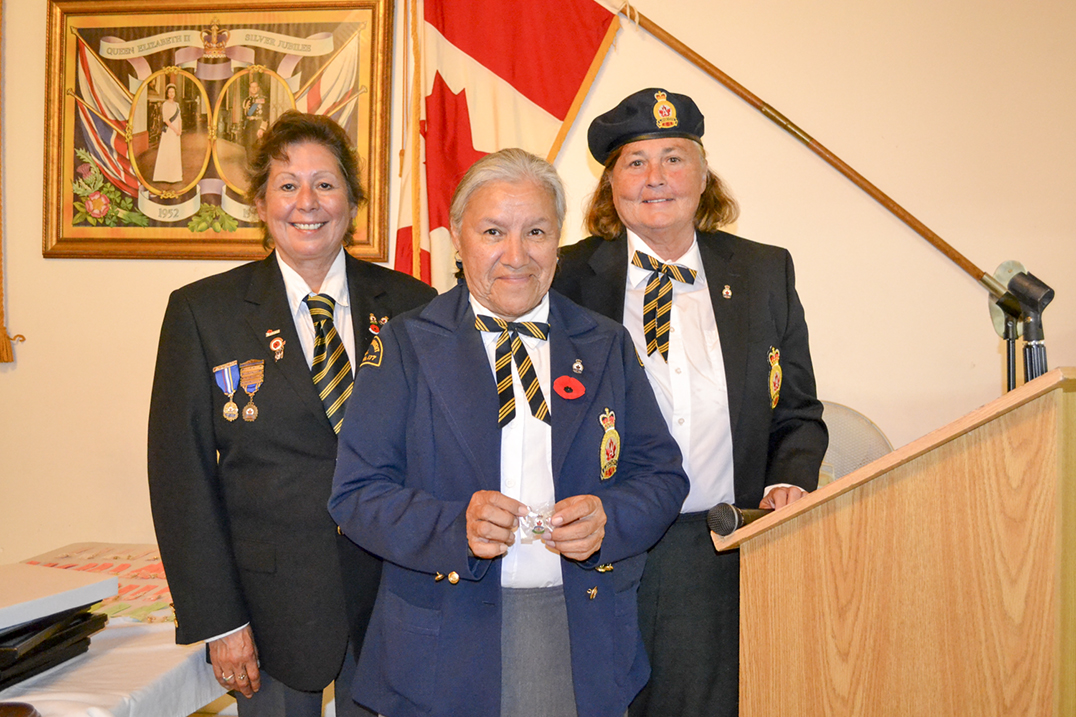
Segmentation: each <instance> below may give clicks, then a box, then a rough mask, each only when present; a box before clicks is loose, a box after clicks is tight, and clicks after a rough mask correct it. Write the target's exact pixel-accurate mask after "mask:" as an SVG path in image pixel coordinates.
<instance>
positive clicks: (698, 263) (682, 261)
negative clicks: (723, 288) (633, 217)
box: [626, 229, 706, 289]
mask: <svg viewBox="0 0 1076 717" xmlns="http://www.w3.org/2000/svg"><path fill="white" fill-rule="evenodd" d="M626 231H627V233H628V276H627V283H628V286H629V287H632V288H636V289H638V288H641V287H643V286H644V285H645V284H646V282H647V281H649V280H650V275H651V274H653V273H654V272H652V271H650V270H649V269H643V268H640V267H638V266H635V265H634V264H632V263H631V258H632V257H633V256H635V252H637V251H641V252H643V253H644V254H649V255H650V256H652V257H654V258H655V259H657V260H658V261H662V259H661V257H659V256H658V255H657V254H656V253H655V252H654V250H653V249H651V248H650V247H649V246H647V245H646V242H645V241H643V239H642V237H640V236H639V235H638V234H636V233H635V232H633V231H632V230H631V229H627V230H626ZM665 263H672V264H676V265H677V266H682V267H684V268H686V269H692V270H694V271H695V284H694V286H696V287H699V286H705V285H706V273H705V272H704V271H703V270H702V255H701V254H699V236H698V234H697V233H696V234H695V236H694V237H693V238H692V240H691V246H690V247H688V250H687V251H686V252H684V255H683V256H681V257H680V258H679V259H677V260H676V261H674V262H665ZM682 288H684V289H686V288H687V287H686V286H685V287H682Z"/></svg>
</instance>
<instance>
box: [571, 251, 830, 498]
mask: <svg viewBox="0 0 1076 717" xmlns="http://www.w3.org/2000/svg"><path fill="white" fill-rule="evenodd" d="M698 243H699V253H700V255H701V256H702V264H703V268H704V269H705V271H706V281H707V285H708V287H709V290H710V301H711V303H712V304H713V307H714V318H715V319H716V320H717V327H718V333H719V334H720V337H721V353H722V356H723V357H724V360H725V380H726V383H727V385H728V392H729V414H730V415H729V419H730V421H731V425H732V451H733V467H734V468H733V469H734V473H735V483H736V503H737V504H738V505H740V506H741V507H744V508H757V507H758V504H759V501H761V500H762V494H763V490H764V489H765V487H766V486H767V485H772V484H774V483H790V484H792V485H797V486H800V487H801V488H803V489H804V490H814V489H815V488H816V487H817V486H818V469H819V467H820V466H821V464H822V457H823V456H824V455H825V452H826V446H827V444H828V442H829V437H828V433H827V431H826V426H825V424H824V423H823V422H822V404H821V403H820V402H819V401H818V398H817V397H816V392H815V381H814V371H813V369H812V368H811V353H810V349H809V347H808V342H807V323H806V321H805V320H804V316H803V306H802V305H801V304H800V300H799V297H798V296H797V294H796V286H795V273H794V270H793V267H792V256H791V255H790V254H789V253H788V251H787V250H785V249H782V248H780V247H774V246H768V245H765V244H759V243H756V242H753V241H748V240H747V239H741V238H740V237H737V236H733V235H732V234H728V233H726V232H715V233H712V234H710V233H705V232H698ZM627 270H628V240H627V236H626V235H621V236H620V237H618V238H616V239H614V240H613V241H605V240H602V239H601V238H599V237H593V236H592V237H588V238H587V239H584V240H583V241H581V242H579V243H578V244H574V245H571V246H566V247H562V248H561V259H560V268H559V269H558V272H557V275H556V277H555V278H554V280H553V288H554V289H556V290H557V291H559V292H560V293H562V294H564V295H565V296H567V297H568V298H570V299H572V300H573V301H575V302H576V303H579V304H582V305H583V306H585V307H587V308H589V309H593V310H594V311H597V312H598V313H600V314H604V315H605V316H608V317H609V318H612V319H615V320H617V321H621V322H622V321H623V320H624V282H625V276H626V274H627ZM726 285H728V287H729V289H730V291H731V297H730V298H728V299H726V298H724V297H723V296H722V292H723V291H724V288H725V286H726ZM771 347H772V348H776V349H778V350H779V351H780V354H781V358H780V365H781V369H782V373H783V381H782V384H781V390H780V397H779V401H778V403H777V406H776V407H775V408H772V409H771V408H770V391H769V375H770V362H769V358H768V357H769V352H770V349H771Z"/></svg>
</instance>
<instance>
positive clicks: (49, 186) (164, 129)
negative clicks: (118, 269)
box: [42, 0, 393, 261]
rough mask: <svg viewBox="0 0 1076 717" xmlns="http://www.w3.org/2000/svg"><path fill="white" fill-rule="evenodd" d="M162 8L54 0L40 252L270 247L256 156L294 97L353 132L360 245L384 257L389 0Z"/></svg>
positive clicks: (172, 252) (212, 255)
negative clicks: (256, 207) (251, 191)
mask: <svg viewBox="0 0 1076 717" xmlns="http://www.w3.org/2000/svg"><path fill="white" fill-rule="evenodd" d="M162 7H167V8H168V9H167V10H162V9H154V7H153V6H152V5H150V4H147V3H145V2H144V0H49V12H48V53H47V58H48V66H47V77H48V85H47V89H46V106H45V123H46V124H45V190H44V191H45V196H44V206H45V210H44V211H45V217H44V237H43V239H42V253H43V254H44V256H46V257H74V258H107V259H254V258H260V257H262V256H264V255H265V250H264V249H263V248H262V229H261V227H260V226H258V225H257V215H256V213H254V211H253V207H251V206H249V205H248V204H247V203H246V201H245V199H244V196H243V195H244V194H245V191H246V182H247V179H246V171H245V166H246V159H247V157H248V155H249V151H250V147H251V146H252V144H253V143H254V142H256V141H257V137H258V136H260V132H262V131H264V128H265V127H267V126H268V125H269V123H270V122H272V120H273V119H275V117H276V116H277V115H279V114H280V113H281V112H283V111H285V110H287V109H290V108H293V107H295V108H298V109H300V110H302V111H309V112H315V113H317V114H328V115H330V116H332V117H333V118H334V119H337V120H338V121H339V122H340V123H341V125H342V126H343V127H344V128H345V129H346V130H347V132H348V135H349V136H350V137H351V138H352V141H353V142H354V146H355V147H356V148H357V151H358V154H359V156H360V159H361V162H362V167H363V177H362V184H363V186H364V187H365V188H366V189H367V193H368V197H369V201H368V203H367V205H366V206H365V207H363V208H361V209H360V210H359V215H358V217H357V218H356V225H355V243H354V244H353V245H352V246H351V247H350V248H349V251H350V252H351V253H352V254H353V255H355V256H357V257H359V258H363V259H369V260H371V261H385V260H386V259H387V258H388V195H389V179H388V167H389V150H388V145H389V119H390V106H391V105H390V91H391V72H392V17H393V16H392V12H393V8H392V0H218V1H217V2H206V0H170V1H169V2H168V3H165V4H163V5H162ZM207 7H208V8H209V9H206V8H207Z"/></svg>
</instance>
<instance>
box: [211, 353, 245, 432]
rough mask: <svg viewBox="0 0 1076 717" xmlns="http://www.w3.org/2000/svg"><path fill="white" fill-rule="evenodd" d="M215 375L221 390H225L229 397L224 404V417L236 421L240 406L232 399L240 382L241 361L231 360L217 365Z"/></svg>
mask: <svg viewBox="0 0 1076 717" xmlns="http://www.w3.org/2000/svg"><path fill="white" fill-rule="evenodd" d="M213 376H214V377H215V378H216V379H217V385H218V386H220V390H221V391H224V395H225V396H227V397H228V402H227V403H225V404H224V419H225V420H227V421H234V420H235V419H237V418H239V406H237V405H235V401H233V400H232V395H233V394H234V393H235V390H236V388H238V384H239V362H238V361H229V362H228V363H226V364H222V365H220V366H217V367H216V368H215V369H213Z"/></svg>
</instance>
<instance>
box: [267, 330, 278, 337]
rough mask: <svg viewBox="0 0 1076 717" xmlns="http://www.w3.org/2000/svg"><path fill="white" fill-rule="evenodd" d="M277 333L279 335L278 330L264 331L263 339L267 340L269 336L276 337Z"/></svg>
mask: <svg viewBox="0 0 1076 717" xmlns="http://www.w3.org/2000/svg"><path fill="white" fill-rule="evenodd" d="M279 333H280V329H266V330H265V338H269V337H270V336H276V335H277V334H279Z"/></svg>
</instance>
